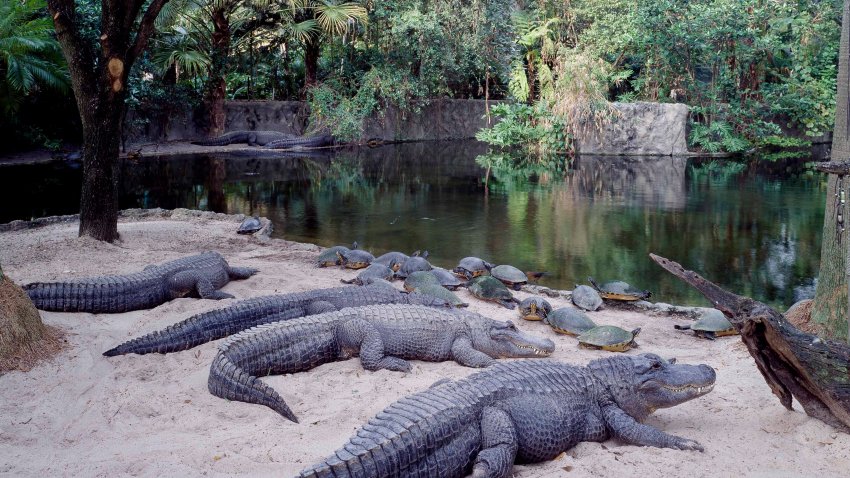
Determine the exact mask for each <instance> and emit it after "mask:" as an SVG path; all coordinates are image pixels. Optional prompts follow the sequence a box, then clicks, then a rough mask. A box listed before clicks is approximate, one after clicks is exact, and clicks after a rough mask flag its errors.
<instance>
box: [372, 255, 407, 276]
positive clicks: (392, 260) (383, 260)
mask: <svg viewBox="0 0 850 478" xmlns="http://www.w3.org/2000/svg"><path fill="white" fill-rule="evenodd" d="M407 258H408V255H407V254H405V253H403V252H387V253H386V254H382V255H381V256H380V257H378V258H376V259H375V260H374V261H372V263H373V264H376V263H377V264H383V265H385V266H387V267H389V268H390V269H392V270H393V272H398V269H399V267H401V264H402V263H403V262H404V261H405V260H407Z"/></svg>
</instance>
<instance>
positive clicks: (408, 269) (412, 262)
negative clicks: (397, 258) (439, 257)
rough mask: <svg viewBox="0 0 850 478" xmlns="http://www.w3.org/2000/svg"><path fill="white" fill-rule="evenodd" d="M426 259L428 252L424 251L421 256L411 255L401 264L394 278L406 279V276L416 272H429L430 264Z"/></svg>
mask: <svg viewBox="0 0 850 478" xmlns="http://www.w3.org/2000/svg"><path fill="white" fill-rule="evenodd" d="M427 258H428V251H425V252H424V253H422V255H413V256H410V257H408V258H407V259H406V260H405V261H404V262H403V263H402V264H401V267H399V269H398V271H396V276H398V277H401V278H402V279H406V278H407V276H409V275H410V274H412V273H414V272H416V271H430V270H431V269H432V267H431V263H430V262H428V261H427Z"/></svg>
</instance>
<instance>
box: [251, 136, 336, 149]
mask: <svg viewBox="0 0 850 478" xmlns="http://www.w3.org/2000/svg"><path fill="white" fill-rule="evenodd" d="M334 144H336V142H335V141H334V137H333V136H331V135H329V134H317V135H314V136H300V137H299V136H294V137H291V138H284V139H279V140H276V141H271V142H269V143H266V145H265V146H264V148H265V149H290V148H320V147H323V146H333V145H334Z"/></svg>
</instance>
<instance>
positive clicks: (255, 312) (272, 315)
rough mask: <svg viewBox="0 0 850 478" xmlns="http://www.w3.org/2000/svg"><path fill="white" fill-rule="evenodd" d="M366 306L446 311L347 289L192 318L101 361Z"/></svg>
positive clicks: (276, 298) (426, 299) (387, 292)
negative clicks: (409, 307) (256, 327)
mask: <svg viewBox="0 0 850 478" xmlns="http://www.w3.org/2000/svg"><path fill="white" fill-rule="evenodd" d="M368 304H422V305H432V306H445V307H448V304H446V302H445V301H443V300H441V299H437V298H435V297H431V296H426V295H422V294H418V293H406V292H402V291H399V290H398V289H396V288H394V287H392V286H391V285H388V284H372V285H368V286H364V287H358V286H347V287H333V288H329V289H315V290H311V291H307V292H293V293H289V294H278V295H267V296H262V297H255V298H252V299H245V300H241V301H239V302H236V303H235V304H233V305H231V306H229V307H225V308H223V309H218V310H212V311H209V312H204V313H201V314H197V315H194V316H192V317H189V318H188V319H186V320H183V321H181V322H178V323H176V324H174V325H171V326H169V327H167V328H165V329H163V330H159V331H156V332H151V333H149V334H147V335H143V336H141V337H138V338H135V339H133V340H130V341H128V342H124V343H123V344H121V345H119V346H117V347H115V348H112V349H110V350H107V351H106V352H104V353H103V355H105V356H107V357H114V356H116V355H123V354H131V353H132V354H140V355H142V354H148V353H154V352H155V353H161V354H164V353H169V352H179V351H181V350H187V349H190V348H192V347H195V346H198V345H201V344H205V343H207V342H210V341H213V340H216V339H220V338H222V337H226V336H228V335H231V334H235V333H236V332H240V331H242V330H245V329H249V328H251V327H254V326H257V325H260V324H267V323H271V322H277V321H280V320H289V319H295V318H298V317H303V316H305V315H313V314H319V313H322V312H330V311H333V310H338V309H342V308H344V307H356V306H361V305H368Z"/></svg>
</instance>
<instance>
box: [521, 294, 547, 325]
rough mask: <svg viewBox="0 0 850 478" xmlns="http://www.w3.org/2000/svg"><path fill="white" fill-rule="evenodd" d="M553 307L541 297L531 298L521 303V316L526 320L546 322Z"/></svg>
mask: <svg viewBox="0 0 850 478" xmlns="http://www.w3.org/2000/svg"><path fill="white" fill-rule="evenodd" d="M551 312H552V305H551V304H549V302H547V301H546V299H543V298H541V297H529V298H527V299H525V300H523V301H522V302H520V303H519V316H520V317H522V318H523V319H525V320H543V321H545V320H546V317H548V316H549V313H551Z"/></svg>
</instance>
